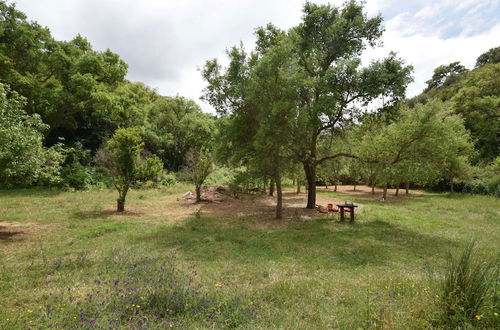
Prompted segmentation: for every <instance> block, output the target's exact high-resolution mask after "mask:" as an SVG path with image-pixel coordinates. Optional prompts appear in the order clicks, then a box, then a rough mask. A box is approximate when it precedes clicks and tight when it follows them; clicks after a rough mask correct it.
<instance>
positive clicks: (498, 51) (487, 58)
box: [476, 47, 500, 68]
mask: <svg viewBox="0 0 500 330" xmlns="http://www.w3.org/2000/svg"><path fill="white" fill-rule="evenodd" d="M495 63H500V47H495V48H491V49H490V50H488V51H487V52H486V53H483V54H481V55H480V56H479V57H478V58H477V60H476V68H478V67H480V66H482V65H485V64H495Z"/></svg>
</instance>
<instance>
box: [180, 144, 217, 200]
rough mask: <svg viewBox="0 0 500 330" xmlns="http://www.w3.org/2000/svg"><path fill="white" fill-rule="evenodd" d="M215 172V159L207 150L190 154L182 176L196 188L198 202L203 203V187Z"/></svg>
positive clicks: (195, 150)
mask: <svg viewBox="0 0 500 330" xmlns="http://www.w3.org/2000/svg"><path fill="white" fill-rule="evenodd" d="M212 170H213V159H212V156H211V155H210V153H209V152H208V150H207V149H205V148H201V149H193V150H191V151H189V152H188V154H187V157H186V165H185V166H184V168H183V169H182V175H183V176H184V178H186V179H187V180H189V181H190V182H191V183H192V184H194V186H195V191H196V202H201V187H202V186H203V183H204V182H205V180H206V179H207V177H208V176H209V175H210V173H211V172H212Z"/></svg>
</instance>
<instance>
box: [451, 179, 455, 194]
mask: <svg viewBox="0 0 500 330" xmlns="http://www.w3.org/2000/svg"><path fill="white" fill-rule="evenodd" d="M450 191H451V192H452V193H453V192H455V188H454V187H453V180H451V181H450Z"/></svg>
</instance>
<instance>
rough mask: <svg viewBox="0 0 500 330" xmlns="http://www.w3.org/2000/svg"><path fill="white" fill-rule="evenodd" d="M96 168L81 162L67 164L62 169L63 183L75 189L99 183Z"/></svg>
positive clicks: (86, 187) (83, 188) (87, 187)
mask: <svg viewBox="0 0 500 330" xmlns="http://www.w3.org/2000/svg"><path fill="white" fill-rule="evenodd" d="M95 176H96V173H95V169H94V168H93V167H90V166H84V165H82V164H80V163H73V164H70V165H68V166H65V167H64V168H63V170H62V171H61V179H62V185H63V186H65V187H71V188H75V189H80V190H85V189H89V188H91V187H92V186H93V185H95V184H96V183H97V181H96V179H95Z"/></svg>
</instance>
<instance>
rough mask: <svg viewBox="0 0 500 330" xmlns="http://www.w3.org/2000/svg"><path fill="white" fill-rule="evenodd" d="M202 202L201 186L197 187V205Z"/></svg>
mask: <svg viewBox="0 0 500 330" xmlns="http://www.w3.org/2000/svg"><path fill="white" fill-rule="evenodd" d="M199 202H201V186H196V203H199Z"/></svg>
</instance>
